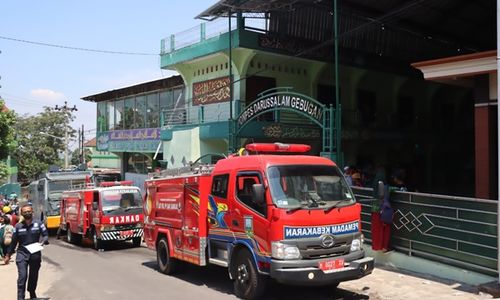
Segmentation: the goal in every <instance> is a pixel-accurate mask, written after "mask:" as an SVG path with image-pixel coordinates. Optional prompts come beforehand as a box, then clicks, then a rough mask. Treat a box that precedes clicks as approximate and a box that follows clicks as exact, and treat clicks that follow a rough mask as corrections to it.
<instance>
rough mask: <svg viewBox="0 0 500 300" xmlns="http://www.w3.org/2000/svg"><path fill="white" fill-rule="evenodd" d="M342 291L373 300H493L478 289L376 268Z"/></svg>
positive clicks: (390, 268) (341, 286)
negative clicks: (356, 293) (355, 293)
mask: <svg viewBox="0 0 500 300" xmlns="http://www.w3.org/2000/svg"><path fill="white" fill-rule="evenodd" d="M339 288H341V289H347V290H351V291H357V292H358V293H359V294H363V295H366V296H367V299H374V300H389V299H394V300H399V299H404V300H425V299H439V300H451V299H453V300H476V299H480V300H482V299H492V298H493V297H492V296H491V295H490V294H486V293H481V292H479V291H478V287H476V286H473V285H468V284H464V283H459V282H456V281H453V280H446V279H441V278H437V277H434V276H431V275H427V274H420V273H415V272H408V271H404V270H400V269H397V268H393V267H385V266H376V268H375V270H373V273H372V274H371V275H368V276H366V277H363V278H361V279H358V280H353V281H347V282H341V283H340V285H339Z"/></svg>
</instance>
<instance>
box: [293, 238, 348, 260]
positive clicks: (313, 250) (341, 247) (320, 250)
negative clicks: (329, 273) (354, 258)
mask: <svg viewBox="0 0 500 300" xmlns="http://www.w3.org/2000/svg"><path fill="white" fill-rule="evenodd" d="M299 250H300V254H301V255H302V258H303V259H317V258H325V257H334V256H339V255H344V254H347V253H349V247H348V245H347V244H346V243H345V242H344V243H338V244H335V245H334V246H333V247H331V248H324V247H322V246H321V245H319V244H318V245H308V246H307V247H306V248H305V249H302V248H299Z"/></svg>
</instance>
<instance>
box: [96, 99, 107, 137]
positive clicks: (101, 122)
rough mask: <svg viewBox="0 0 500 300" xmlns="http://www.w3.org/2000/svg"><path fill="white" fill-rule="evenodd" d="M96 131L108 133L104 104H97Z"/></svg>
mask: <svg viewBox="0 0 500 300" xmlns="http://www.w3.org/2000/svg"><path fill="white" fill-rule="evenodd" d="M97 130H98V131H100V132H102V131H108V122H107V118H106V102H99V103H97Z"/></svg>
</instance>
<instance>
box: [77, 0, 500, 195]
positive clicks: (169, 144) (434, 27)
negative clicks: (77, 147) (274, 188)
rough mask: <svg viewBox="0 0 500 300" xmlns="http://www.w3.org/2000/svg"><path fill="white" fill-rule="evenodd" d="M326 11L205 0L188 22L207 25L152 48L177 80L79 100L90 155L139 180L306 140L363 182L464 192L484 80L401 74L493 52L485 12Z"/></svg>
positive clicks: (259, 1) (490, 160) (418, 8)
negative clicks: (109, 156)
mask: <svg viewBox="0 0 500 300" xmlns="http://www.w3.org/2000/svg"><path fill="white" fill-rule="evenodd" d="M336 5H337V1H313V0H299V1H288V0H278V1H265V0H247V1H239V0H221V1H218V2H216V3H215V4H214V5H213V6H211V7H209V8H207V9H206V10H205V11H203V12H201V13H200V14H199V15H198V16H197V18H199V19H203V20H207V22H204V23H201V24H200V25H199V26H197V27H195V28H191V29H189V30H185V31H183V32H182V33H180V34H172V35H170V36H169V37H168V38H166V39H163V40H162V41H161V65H160V67H161V68H162V69H166V70H174V71H177V72H178V73H179V76H177V77H173V78H169V79H163V80H160V81H153V82H150V83H147V84H140V85H136V86H132V87H128V88H124V89H120V90H115V91H110V92H106V93H102V94H98V95H93V96H89V97H85V98H83V99H84V100H88V101H95V102H98V109H97V111H98V112H97V114H98V137H97V139H98V142H97V149H98V150H104V151H111V152H114V153H117V154H118V155H120V157H121V158H122V168H124V172H130V173H134V172H135V173H137V174H139V173H142V174H144V173H146V172H147V171H148V170H151V169H154V168H155V167H156V166H157V165H159V163H160V162H161V163H162V164H164V165H167V167H168V168H172V167H179V166H183V165H186V164H188V163H189V162H190V161H194V160H196V159H198V158H199V157H201V156H203V155H205V154H210V153H217V154H220V153H228V152H232V151H235V150H237V149H238V148H239V147H242V146H244V145H245V144H247V143H250V142H277V141H279V142H285V143H306V144H310V145H312V151H311V153H312V154H316V155H323V156H328V157H331V158H332V159H333V160H335V161H337V162H338V163H339V164H340V165H341V166H344V165H354V166H356V167H357V168H359V169H360V170H362V171H363V172H364V173H365V174H366V175H367V178H368V179H369V177H370V174H373V172H374V170H375V168H376V167H377V166H379V165H383V166H385V167H387V169H388V172H391V170H394V169H396V168H403V169H404V170H405V171H406V180H407V184H408V185H409V187H410V188H411V189H413V190H417V191H421V192H432V193H442V194H452V195H462V196H474V195H477V191H476V190H477V184H478V183H477V182H476V180H475V178H478V176H479V174H481V170H479V169H478V168H477V166H478V165H480V164H478V159H479V157H480V156H481V158H484V157H482V154H481V153H483V152H478V149H479V148H481V147H484V146H485V145H484V144H483V142H482V141H481V140H478V139H477V131H478V128H479V127H478V126H480V125H481V124H482V123H481V124H480V123H478V119H477V118H475V112H477V105H476V104H477V102H478V101H479V100H478V99H479V98H481V97H482V96H478V95H482V93H483V94H484V92H485V91H486V92H487V91H488V90H489V89H491V87H488V86H485V85H484V84H483V81H484V80H486V81H488V79H487V78H486V79H485V78H482V79H481V82H479V81H478V80H474V79H472V80H470V78H467V80H455V81H454V80H452V78H451V77H448V78H444V80H434V81H427V80H425V79H424V78H423V76H422V73H421V72H420V70H419V68H418V67H417V66H416V67H413V66H412V64H414V63H418V62H422V61H428V60H433V59H438V58H446V57H454V56H461V55H464V54H470V53H479V52H482V51H487V50H491V49H495V47H496V46H495V9H494V8H495V7H494V3H493V4H491V3H483V4H481V5H480V4H475V3H471V2H469V1H464V0H460V1H452V0H445V1H439V3H438V2H431V1H420V2H415V3H407V2H406V1H389V0H384V1H377V2H373V3H372V2H369V3H368V2H366V1H354V0H350V1H339V2H338V7H336ZM201 10H203V8H200V11H201ZM447 11H453V13H449V14H448V13H446V12H447ZM228 16H231V18H228ZM477 32H481V34H476V33H477ZM486 74H488V73H486ZM494 75H496V74H494ZM450 76H451V75H450ZM487 76H488V75H487ZM488 78H489V77H488ZM166 90H168V92H166ZM163 92H166V93H167V94H168V96H167V95H163V96H162V93H163ZM162 97H163V98H162ZM483 98H484V97H483ZM162 99H163V100H162ZM488 99H491V97H489V98H488ZM495 101H496V100H495ZM488 103H490V104H491V101H489V102H488ZM493 119H494V118H492V120H493ZM488 126H489V127H491V128H493V127H494V126H495V124H494V123H491V124H488ZM155 128H156V131H155V130H153V129H155ZM146 129H147V130H146ZM149 129H152V130H151V131H148V130H149ZM137 130H139V131H137ZM140 130H142V131H140ZM154 132H156V133H154ZM488 132H489V133H488V136H487V137H488V139H491V137H493V136H494V134H495V131H494V130H490V131H488ZM153 136H154V137H155V138H153ZM148 138H151V139H148ZM486 146H487V147H490V148H491V149H492V151H488V152H487V155H488V157H487V164H488V165H491V166H492V167H491V168H490V170H489V171H488V172H489V174H488V176H489V175H491V176H493V178H491V181H489V183H488V186H487V187H486V188H485V189H486V190H488V193H486V194H484V196H483V197H485V198H495V197H496V192H495V191H496V184H497V183H496V181H497V180H495V176H497V175H496V173H497V170H496V167H495V164H494V162H495V161H496V153H495V151H494V149H496V148H495V147H496V141H494V142H493V140H492V141H490V142H489V143H488V144H487V145H486ZM206 159H207V160H208V159H210V158H209V157H207V158H206ZM491 176H490V177H491ZM368 181H369V180H368ZM479 184H483V183H479Z"/></svg>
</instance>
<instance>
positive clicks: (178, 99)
mask: <svg viewBox="0 0 500 300" xmlns="http://www.w3.org/2000/svg"><path fill="white" fill-rule="evenodd" d="M183 92H184V88H177V89H174V106H175V108H181V107H184V96H183Z"/></svg>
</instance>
